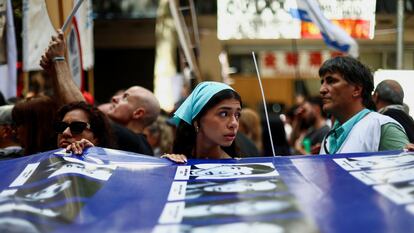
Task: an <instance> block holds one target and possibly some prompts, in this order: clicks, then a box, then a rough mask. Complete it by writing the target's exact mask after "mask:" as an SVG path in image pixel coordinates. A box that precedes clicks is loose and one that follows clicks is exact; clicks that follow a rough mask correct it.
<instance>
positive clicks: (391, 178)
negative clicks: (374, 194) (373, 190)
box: [350, 165, 414, 185]
mask: <svg viewBox="0 0 414 233" xmlns="http://www.w3.org/2000/svg"><path fill="white" fill-rule="evenodd" d="M350 174H351V175H353V176H354V177H356V178H357V179H359V180H360V181H362V182H364V183H365V184H367V185H374V184H391V183H398V182H404V181H410V180H414V165H407V166H398V167H393V168H385V169H378V170H365V171H355V172H350Z"/></svg>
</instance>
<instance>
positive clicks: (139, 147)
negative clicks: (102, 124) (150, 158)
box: [111, 122, 154, 155]
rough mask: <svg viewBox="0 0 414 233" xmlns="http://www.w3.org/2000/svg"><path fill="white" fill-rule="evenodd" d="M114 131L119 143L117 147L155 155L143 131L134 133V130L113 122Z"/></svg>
mask: <svg viewBox="0 0 414 233" xmlns="http://www.w3.org/2000/svg"><path fill="white" fill-rule="evenodd" d="M111 127H112V131H113V134H114V137H115V141H116V143H117V147H118V148H117V149H120V150H126V151H132V152H135V153H139V154H144V155H154V152H153V150H152V148H151V146H150V145H149V143H148V141H147V137H146V136H145V135H144V134H142V133H138V134H137V133H134V132H133V131H132V130H130V129H128V128H127V127H125V126H122V125H120V124H118V123H115V122H111Z"/></svg>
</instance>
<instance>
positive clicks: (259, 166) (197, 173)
mask: <svg viewBox="0 0 414 233" xmlns="http://www.w3.org/2000/svg"><path fill="white" fill-rule="evenodd" d="M278 175H279V173H278V172H277V170H276V169H275V167H274V165H273V164H272V163H245V164H227V163H203V164H196V165H191V166H178V167H177V172H176V174H175V178H174V179H175V180H188V179H190V180H193V179H197V180H202V179H203V180H204V179H211V180H215V179H233V178H247V177H275V176H278Z"/></svg>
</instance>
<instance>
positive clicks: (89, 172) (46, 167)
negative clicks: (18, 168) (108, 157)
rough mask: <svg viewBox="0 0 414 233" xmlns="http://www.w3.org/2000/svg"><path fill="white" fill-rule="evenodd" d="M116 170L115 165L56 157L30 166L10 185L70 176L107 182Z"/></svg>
mask: <svg viewBox="0 0 414 233" xmlns="http://www.w3.org/2000/svg"><path fill="white" fill-rule="evenodd" d="M115 169H116V166H115V165H105V164H96V163H92V162H90V161H89V162H85V161H82V160H79V159H75V158H71V157H66V156H63V157H61V156H54V157H50V158H48V159H44V160H42V161H40V162H38V163H31V164H28V165H27V166H26V168H25V169H24V170H23V171H22V172H21V173H20V175H19V176H18V177H17V178H16V179H15V180H14V181H13V182H12V184H10V187H15V186H19V185H23V184H30V183H32V182H37V181H41V180H45V179H48V178H52V177H57V176H61V175H68V174H76V175H79V176H84V177H88V178H91V179H96V180H101V181H107V180H108V179H109V178H110V177H111V175H112V173H113V171H114V170H115Z"/></svg>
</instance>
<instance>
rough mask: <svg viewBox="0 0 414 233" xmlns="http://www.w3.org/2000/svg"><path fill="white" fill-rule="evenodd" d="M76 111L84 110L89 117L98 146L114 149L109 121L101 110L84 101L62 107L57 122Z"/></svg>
mask: <svg viewBox="0 0 414 233" xmlns="http://www.w3.org/2000/svg"><path fill="white" fill-rule="evenodd" d="M76 109H80V110H83V111H84V112H85V113H86V115H87V116H88V119H89V124H90V125H91V131H92V132H93V134H94V136H95V138H96V139H98V145H96V146H100V147H109V148H110V147H113V145H114V142H113V138H112V136H111V135H112V133H111V132H112V131H111V127H110V125H109V122H108V119H107V118H106V116H105V115H104V114H103V113H102V112H101V111H99V109H97V108H96V107H94V106H92V105H90V104H87V103H86V102H84V101H80V102H73V103H70V104H67V105H64V106H63V107H61V108H60V109H59V111H58V114H57V120H58V121H62V120H63V118H64V117H65V115H66V113H68V112H70V111H73V110H76Z"/></svg>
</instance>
